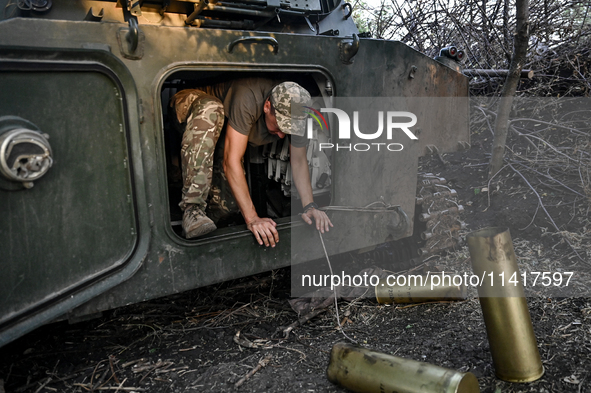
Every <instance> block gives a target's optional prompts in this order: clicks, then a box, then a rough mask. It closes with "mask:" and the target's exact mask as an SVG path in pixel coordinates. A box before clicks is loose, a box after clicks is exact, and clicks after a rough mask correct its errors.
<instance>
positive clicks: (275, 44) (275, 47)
mask: <svg viewBox="0 0 591 393" xmlns="http://www.w3.org/2000/svg"><path fill="white" fill-rule="evenodd" d="M244 42H255V43H263V44H269V45H271V46H272V47H273V54H275V55H276V54H277V51H278V50H279V43H278V42H277V40H276V39H275V38H273V37H252V36H248V37H240V38H238V39H237V40H234V41H232V42H230V43H229V44H228V47H227V48H226V49H227V51H228V53H232V50H234V47H235V46H236V45H238V44H240V43H244Z"/></svg>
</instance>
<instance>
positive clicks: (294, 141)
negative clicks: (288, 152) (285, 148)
mask: <svg viewBox="0 0 591 393" xmlns="http://www.w3.org/2000/svg"><path fill="white" fill-rule="evenodd" d="M288 137H289V143H291V145H292V146H293V147H306V146H308V138H306V137H305V136H298V135H288Z"/></svg>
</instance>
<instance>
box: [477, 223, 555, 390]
mask: <svg viewBox="0 0 591 393" xmlns="http://www.w3.org/2000/svg"><path fill="white" fill-rule="evenodd" d="M467 240H468V248H469V250H470V258H471V259H472V269H473V270H474V274H476V275H478V276H479V277H485V279H484V280H483V282H481V283H480V284H481V285H479V286H478V296H479V298H480V306H481V307H482V314H483V317H484V323H485V325H486V333H487V335H488V341H489V344H490V352H491V354H492V358H493V364H494V366H495V373H496V375H497V377H498V378H500V379H502V380H505V381H509V382H531V381H535V380H536V379H539V378H540V377H541V376H542V375H543V374H544V367H543V366H542V360H541V358H540V352H539V350H538V345H537V342H536V337H535V334H534V329H533V326H532V322H531V318H530V315H529V309H528V307H527V301H526V299H525V293H524V291H523V286H522V284H521V281H520V275H519V268H518V267H517V259H516V258H515V251H514V249H513V242H512V241H511V234H510V233H509V229H508V228H485V229H481V230H478V231H475V232H472V233H470V234H469V235H468V236H467ZM511 277H514V278H516V280H513V281H512V282H511V283H510V282H509V279H510V278H511Z"/></svg>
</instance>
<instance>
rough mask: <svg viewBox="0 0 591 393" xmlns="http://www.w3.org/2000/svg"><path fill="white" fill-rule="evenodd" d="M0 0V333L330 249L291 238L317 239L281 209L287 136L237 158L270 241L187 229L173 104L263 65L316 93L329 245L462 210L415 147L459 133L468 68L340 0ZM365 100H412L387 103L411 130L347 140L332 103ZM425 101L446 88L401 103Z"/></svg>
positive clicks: (370, 240) (315, 155) (374, 239)
mask: <svg viewBox="0 0 591 393" xmlns="http://www.w3.org/2000/svg"><path fill="white" fill-rule="evenodd" d="M0 5H1V9H2V14H0V217H1V218H0V266H1V267H2V274H1V275H0V345H3V344H6V343H7V342H10V341H11V340H14V339H15V338H17V337H19V336H21V335H23V334H25V333H26V332H28V331H31V330H32V329H34V328H36V327H38V326H40V325H42V324H45V323H48V322H50V321H53V320H56V319H60V318H61V319H64V318H69V319H76V318H82V317H84V316H87V315H91V314H95V313H99V312H101V311H103V310H108V309H112V308H116V307H120V306H123V305H127V304H132V303H136V302H141V301H144V300H148V299H153V298H156V297H162V296H165V295H169V294H173V293H179V292H182V291H186V290H189V289H192V288H197V287H200V286H206V285H209V284H212V283H217V282H222V281H226V280H229V279H233V278H238V277H244V276H247V275H251V274H255V273H259V272H263V271H269V270H271V269H276V268H279V267H283V266H288V265H289V264H290V262H291V261H292V260H293V259H294V258H295V259H298V260H301V261H310V260H314V259H317V258H320V257H322V256H323V253H322V249H321V248H319V247H311V248H309V249H306V252H299V250H296V251H297V252H295V253H294V250H293V247H294V245H292V244H291V243H292V241H291V239H293V238H294V236H293V234H294V233H296V232H298V233H301V236H299V237H298V238H299V239H303V240H306V239H308V238H309V241H310V243H313V242H315V241H316V242H317V237H316V238H313V236H315V235H314V234H315V231H314V230H313V228H312V227H309V226H307V225H305V224H304V223H303V222H301V220H300V219H299V218H298V216H297V211H298V210H297V208H290V200H291V199H293V198H296V200H297V193H296V192H295V191H294V190H292V187H291V174H290V167H289V164H288V158H287V157H288V154H289V151H288V148H287V146H285V145H286V144H283V145H281V144H276V145H268V146H265V147H263V148H258V149H254V148H249V150H248V154H247V155H246V157H245V171H246V173H247V179H248V182H249V186H250V190H251V194H252V199H253V201H254V203H255V205H256V206H257V209H260V212H259V214H261V215H267V216H271V217H273V218H274V219H275V221H276V222H277V230H278V231H279V234H280V238H281V241H280V242H279V243H278V245H277V247H274V248H266V247H264V246H259V245H258V244H257V243H256V242H255V241H254V237H253V236H252V234H251V232H250V231H248V230H247V228H246V226H245V225H243V224H240V222H235V223H229V224H228V225H227V226H225V227H220V228H218V229H217V230H215V231H214V232H212V233H210V234H208V235H206V236H204V237H199V238H197V239H191V240H189V239H186V238H184V237H183V236H182V234H181V230H180V210H179V208H178V202H179V198H180V197H179V187H178V176H176V175H175V171H178V164H177V160H178V151H179V148H180V147H179V136H178V133H177V132H176V131H175V130H174V127H173V122H172V115H171V109H170V107H169V100H170V98H171V96H172V95H173V94H174V93H175V92H177V91H179V90H180V89H184V88H187V87H196V86H205V85H209V84H213V83H216V82H220V81H225V80H230V79H233V78H240V77H245V76H265V77H272V78H277V79H283V80H293V81H296V82H298V83H300V84H301V85H302V86H304V87H306V89H308V90H309V91H310V93H311V95H312V96H313V97H314V99H315V106H316V107H317V108H318V113H320V114H322V115H323V117H324V118H325V120H326V123H324V122H318V124H316V122H314V127H315V128H314V129H315V130H316V131H314V132H313V133H312V135H311V138H310V139H311V140H310V143H309V147H308V157H307V158H308V162H309V165H310V174H311V181H312V186H313V192H314V196H315V200H316V201H317V203H318V204H319V205H321V206H324V208H325V209H326V211H327V212H328V213H329V215H330V217H331V219H332V221H333V223H334V229H333V230H331V232H329V233H327V234H325V235H324V236H325V237H324V240H325V242H326V243H327V249H328V253H329V254H336V253H347V252H354V251H356V250H371V249H372V248H376V247H380V245H383V244H391V242H395V241H400V240H404V239H409V238H411V237H412V236H413V228H415V227H416V225H415V221H416V222H421V221H420V220H419V221H417V220H415V218H421V219H422V220H423V221H422V222H426V223H427V224H426V225H425V224H422V225H423V230H424V231H423V234H422V235H423V238H424V239H426V241H427V242H429V241H432V243H430V245H429V244H427V245H426V246H424V247H423V248H422V253H423V254H424V255H426V254H428V253H430V252H433V251H435V250H437V249H440V248H441V247H442V246H443V245H444V243H445V244H447V245H448V246H449V239H452V240H453V238H454V236H452V234H453V233H457V227H458V225H459V224H458V223H457V222H456V220H455V219H453V220H451V221H450V222H449V223H448V225H447V227H445V230H444V231H443V230H442V228H443V227H444V225H443V224H441V225H438V224H437V223H439V222H440V221H441V220H439V221H437V223H436V222H435V221H433V219H434V218H437V217H443V216H445V214H446V213H449V212H457V211H458V210H461V208H460V207H459V206H456V205H454V204H452V205H449V206H443V205H442V206H439V207H437V206H435V205H434V203H435V202H434V200H435V199H436V197H437V196H440V195H446V196H447V198H446V199H451V200H453V192H452V191H451V190H447V189H446V188H445V187H441V188H437V186H438V185H439V186H441V185H442V183H444V180H443V179H439V178H437V177H435V176H426V177H421V178H418V158H419V157H420V156H422V155H424V154H429V153H445V152H451V151H456V150H458V149H461V148H465V147H466V146H467V145H468V142H469V132H468V111H469V108H468V104H467V100H466V98H467V95H468V81H467V78H466V77H465V76H464V75H462V74H461V73H460V72H458V70H457V69H454V67H450V66H448V65H445V64H443V63H442V62H439V61H436V60H434V59H432V58H430V57H428V56H425V55H423V54H421V53H419V52H417V51H415V50H413V49H412V48H410V47H408V46H406V45H404V44H403V43H401V42H396V41H386V40H377V39H371V38H368V37H364V36H363V35H362V34H359V33H358V31H357V28H356V26H355V24H354V22H353V20H352V17H351V13H352V9H351V5H350V4H348V3H342V2H340V1H339V0H217V1H216V0H143V1H142V0H116V1H115V0H113V1H99V0H94V1H91V0H78V1H70V0H0ZM358 97H370V98H372V97H373V99H375V98H380V97H397V98H398V99H402V100H403V102H404V103H403V104H401V105H404V106H405V108H398V109H396V108H395V110H405V111H407V112H405V113H408V112H410V113H411V114H413V115H414V116H415V117H416V119H415V120H417V122H416V125H414V124H413V125H412V126H410V125H409V126H408V127H410V128H409V129H408V131H409V133H410V134H412V135H414V136H416V138H418V139H416V138H415V139H412V138H409V137H408V136H409V135H408V134H409V133H407V134H406V135H405V133H402V132H400V131H401V130H394V131H393V132H394V133H396V137H400V138H401V139H400V140H394V137H393V138H392V139H386V136H385V134H384V136H383V138H384V140H381V141H377V143H373V142H376V141H368V140H367V139H368V138H367V134H365V135H363V134H361V133H358V132H357V131H356V132H355V133H351V135H349V136H348V139H339V138H342V137H343V135H339V133H340V132H341V131H343V130H340V129H339V128H338V127H337V123H338V122H337V120H339V119H338V118H337V117H336V115H335V114H336V112H337V111H336V110H332V112H331V108H335V106H336V105H338V100H339V99H344V100H345V101H346V100H347V99H351V100H353V101H355V100H360V99H359V98H358ZM422 98H424V99H431V98H434V99H435V100H432V101H429V104H425V102H426V101H424V102H423V104H413V103H412V102H411V101H410V99H422ZM441 98H443V99H442V100H440V99H441ZM406 99H408V100H407V101H404V100H406ZM345 101H344V102H345ZM376 102H377V101H376ZM397 102H398V101H397ZM345 104H346V102H345ZM347 105H348V104H347ZM317 118H318V119H319V117H317ZM351 119H353V118H351ZM391 120H392V119H387V120H386V121H387V122H388V124H389V125H390V126H391V125H392V124H390V123H392V121H391ZM310 123H311V122H309V123H308V124H310ZM352 123H353V122H352ZM323 124H324V125H325V126H324V127H323V128H320V127H319V126H322V125H323ZM384 124H385V123H384ZM403 131H404V130H403ZM344 134H345V136H346V133H344ZM360 135H361V136H360ZM344 142H347V144H344ZM369 142H372V143H369ZM394 142H397V143H398V142H400V143H398V144H396V143H394ZM402 142H403V143H402ZM391 143H394V145H393V146H390V144H391ZM319 147H324V149H320V148H319ZM329 147H330V148H329ZM380 147H381V149H380ZM370 149H371V151H366V150H370ZM417 181H419V188H418V191H419V195H418V197H417ZM440 191H445V192H443V193H442V192H440ZM376 202H379V204H378V205H375V203H376ZM417 202H422V203H423V208H422V210H423V211H421V209H420V208H417V206H420V205H417ZM427 202H428V203H427ZM454 203H455V202H454ZM292 205H294V204H292ZM376 206H377V207H379V209H377V210H376V209H375V208H376ZM430 220H431V221H430ZM448 221H449V220H448ZM430 222H431V224H429V223H430ZM454 231H455V232H454ZM414 232H416V231H414ZM415 234H416V233H415ZM438 236H439V240H436V238H437V237H438ZM314 239H316V240H314ZM446 242H447V243H446Z"/></svg>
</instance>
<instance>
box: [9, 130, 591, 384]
mask: <svg viewBox="0 0 591 393" xmlns="http://www.w3.org/2000/svg"><path fill="white" fill-rule="evenodd" d="M510 143H511V146H512V149H513V150H512V151H513V152H514V153H515V154H517V153H518V150H519V146H521V147H522V148H523V149H526V147H525V145H524V144H519V143H518V141H516V140H510ZM490 149H491V136H490V134H489V133H488V132H487V131H486V127H485V128H483V129H475V130H473V135H472V148H471V149H470V150H468V151H465V152H462V153H453V154H444V155H442V156H440V157H437V156H431V157H428V158H425V159H423V160H422V162H421V170H423V171H426V172H432V173H435V174H438V175H440V176H443V177H445V178H446V179H448V181H449V182H450V184H451V186H452V187H453V188H454V189H456V190H457V191H458V199H459V202H460V203H461V204H462V205H463V206H464V207H465V212H464V214H463V218H464V220H465V222H466V224H467V227H466V229H465V230H464V231H463V233H464V235H465V234H467V233H469V232H471V231H473V230H476V229H479V228H484V227H488V226H506V227H509V228H510V230H511V234H512V238H513V241H514V245H515V251H516V255H517V257H518V260H519V264H520V269H521V271H522V272H523V271H550V272H555V271H568V269H574V270H576V271H577V273H576V275H575V277H574V278H573V279H574V280H575V281H576V282H577V283H578V285H579V286H580V287H581V288H584V287H585V286H588V283H589V282H590V281H589V280H590V279H589V277H590V276H588V275H587V274H586V273H585V269H581V266H584V263H587V264H588V263H589V262H590V259H591V258H590V253H589V250H588V248H587V245H588V244H589V229H588V228H590V227H591V225H589V212H588V206H589V199H588V198H587V200H586V201H585V200H581V198H575V199H573V198H571V196H570V195H569V194H568V193H566V192H565V191H564V190H561V188H560V187H557V186H555V185H551V184H549V185H548V184H547V187H546V186H544V184H539V183H537V184H535V186H536V189H537V190H538V193H539V195H540V198H543V201H544V207H545V208H546V209H547V211H548V213H549V214H550V216H551V217H552V218H553V220H554V222H555V224H556V225H557V226H558V227H559V228H560V230H561V233H557V231H555V229H554V228H553V227H552V224H551V222H550V221H549V219H548V218H547V216H545V214H544V213H543V212H542V209H541V208H540V205H539V203H538V201H539V200H538V197H537V196H536V194H535V193H534V192H533V191H532V190H531V188H530V187H529V186H528V185H527V184H526V183H525V182H524V181H523V179H522V178H521V177H520V176H519V174H518V173H517V172H516V171H511V170H505V171H504V172H502V173H500V174H499V175H498V176H497V177H496V178H495V179H494V181H493V182H491V183H488V182H487V176H486V175H487V173H486V170H487V166H486V164H487V162H488V159H489V158H488V157H489V156H488V153H489V152H490ZM524 152H525V150H524ZM530 179H531V178H530ZM580 191H581V192H583V190H580ZM489 198H490V202H489ZM569 198H570V199H569ZM573 200H574V201H575V203H574V204H573V203H571V202H572V201H573ZM561 201H568V203H566V202H561ZM585 209H587V210H585ZM532 218H533V219H532ZM569 243H570V244H569ZM575 251H576V252H577V253H578V254H579V256H580V258H579V257H578V256H577V254H575ZM369 262H370V264H372V263H373V264H375V265H377V266H381V265H380V264H382V263H384V261H369ZM381 267H384V266H381ZM386 268H389V269H392V268H393V267H391V266H386ZM420 269H423V270H425V269H429V270H445V271H455V272H470V271H471V265H470V259H469V253H468V250H467V247H465V246H464V247H460V248H459V249H457V250H455V251H453V252H450V253H445V254H443V255H437V256H432V257H430V258H429V259H428V260H427V261H426V263H425V265H424V266H421V267H420ZM559 269H562V270H559ZM289 292H290V270H289V268H286V269H281V270H277V271H273V272H268V273H265V274H261V275H257V276H252V277H247V278H244V279H240V280H235V281H231V282H226V283H223V284H219V285H215V286H211V287H207V288H200V289H197V290H194V291H190V292H188V293H183V294H180V295H175V296H171V297H168V298H164V299H159V300H156V301H151V302H148V303H143V304H138V305H133V306H129V307H125V308H121V309H117V310H112V311H109V312H105V313H104V315H103V316H102V317H101V318H99V319H94V320H91V321H87V322H81V323H78V324H73V325H69V324H68V323H67V322H58V323H54V324H50V325H47V326H44V327H41V328H39V329H37V330H36V331H34V332H32V333H30V334H28V335H26V336H24V337H22V338H20V339H18V340H17V341H15V342H13V343H11V344H9V345H7V346H5V347H3V348H1V349H0V380H2V382H3V386H4V390H5V391H6V392H34V393H41V392H72V393H73V392H88V391H103V390H104V391H113V392H115V391H118V392H132V391H135V392H179V393H180V392H193V391H197V392H201V391H214V392H225V391H233V390H235V391H238V392H345V391H347V390H345V389H344V388H342V387H339V386H337V385H335V384H333V383H331V382H330V381H329V380H328V379H327V376H326V369H327V366H328V362H329V353H330V350H331V348H332V346H333V345H334V344H335V343H337V342H342V341H344V342H347V341H349V340H348V338H347V337H345V335H344V334H343V332H344V333H345V334H346V335H347V336H348V337H350V338H351V339H353V340H355V341H356V342H357V343H358V344H359V345H361V346H363V347H366V348H369V349H371V350H375V351H380V352H384V353H387V354H391V355H395V356H399V357H403V358H407V359H413V360H416V361H421V362H427V363H431V364H434V365H438V366H442V367H446V368H450V369H455V370H459V371H461V372H467V371H470V372H472V373H474V374H475V375H476V377H477V378H478V381H479V384H480V389H481V392H489V393H500V392H502V393H509V392H591V356H590V355H591V299H590V298H588V297H584V296H577V295H573V296H569V297H554V296H550V295H549V294H548V293H547V292H546V291H545V289H544V288H543V287H535V288H531V289H528V295H529V296H528V298H527V301H528V305H529V310H530V314H531V320H532V323H533V327H534V331H535V334H536V337H537V341H538V348H539V351H540V355H541V359H542V362H543V365H544V367H545V374H544V375H543V376H542V378H540V379H539V380H537V381H535V382H532V383H526V384H513V383H508V382H503V381H501V380H500V379H498V378H496V377H495V374H494V368H493V364H492V358H491V354H490V348H489V342H488V340H487V336H486V328H485V325H484V322H483V316H482V311H481V308H480V304H479V301H478V298H477V294H476V291H475V290H473V289H470V291H469V296H468V299H467V300H464V301H456V302H431V303H424V304H411V305H398V306H396V305H379V304H378V303H377V302H376V301H375V299H372V298H371V297H367V298H360V299H357V300H354V301H345V300H339V302H338V307H339V318H340V324H341V325H342V329H343V332H341V331H340V330H338V329H337V328H336V325H337V322H336V314H335V308H334V304H331V306H329V307H328V308H327V309H326V310H325V311H324V312H321V313H320V314H319V315H317V316H316V317H314V318H312V319H311V320H310V321H308V322H306V323H304V324H302V325H301V326H297V327H295V328H293V329H292V330H291V331H290V332H289V334H288V335H287V337H286V335H285V333H284V331H285V328H286V327H287V326H289V325H290V324H292V323H294V322H295V321H296V320H297V318H298V317H297V315H296V314H295V312H294V311H293V310H292V309H291V308H290V305H289V303H288V299H289ZM262 365H264V366H262ZM257 366H258V368H257ZM253 371H256V372H254V374H253V375H252V376H250V377H249V378H247V379H244V377H246V376H247V375H248V374H249V373H251V374H252V372H253ZM1 386H2V383H0V387H1ZM0 392H2V388H0Z"/></svg>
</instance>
